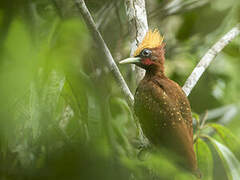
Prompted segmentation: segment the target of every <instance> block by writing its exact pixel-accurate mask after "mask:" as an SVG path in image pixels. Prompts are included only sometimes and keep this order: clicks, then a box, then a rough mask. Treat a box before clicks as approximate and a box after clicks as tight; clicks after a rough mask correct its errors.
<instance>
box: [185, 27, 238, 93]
mask: <svg viewBox="0 0 240 180" xmlns="http://www.w3.org/2000/svg"><path fill="white" fill-rule="evenodd" d="M239 34H240V24H237V25H236V26H235V27H234V28H232V29H231V30H230V31H229V32H228V33H227V34H225V35H224V36H223V37H222V38H221V39H220V40H219V41H218V42H217V43H215V44H214V45H213V46H212V47H211V48H210V49H209V50H208V51H207V53H206V54H205V55H204V56H203V57H202V59H201V60H200V62H199V63H198V64H197V66H196V67H195V68H194V70H193V72H192V74H191V75H190V76H189V77H188V79H187V81H186V82H185V84H184V86H183V88H182V89H183V91H184V92H185V93H186V95H187V96H188V95H189V94H190V92H191V91H192V89H193V88H194V86H195V85H196V83H197V82H198V80H199V78H200V77H201V76H202V74H203V72H204V71H205V70H206V69H207V67H208V66H209V64H210V63H211V62H212V60H213V59H214V58H215V57H216V56H217V54H218V53H219V52H220V51H221V50H222V49H223V48H224V47H225V46H226V45H228V44H229V43H230V42H231V41H232V40H233V39H234V38H235V37H237V36H238V35H239Z"/></svg>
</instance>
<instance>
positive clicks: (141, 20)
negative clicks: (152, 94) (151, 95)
mask: <svg viewBox="0 0 240 180" xmlns="http://www.w3.org/2000/svg"><path fill="white" fill-rule="evenodd" d="M125 8H126V14H127V16H128V22H129V26H128V27H129V32H130V38H131V53H130V56H132V55H133V53H134V51H135V50H136V49H137V46H138V44H139V43H140V42H141V41H142V40H143V38H144V36H145V34H146V32H147V31H148V22H147V13H146V9H145V0H125ZM134 69H136V76H137V77H136V79H137V83H138V82H139V81H140V80H141V79H142V78H143V76H144V74H145V71H144V70H143V69H141V68H139V67H136V66H135V68H134Z"/></svg>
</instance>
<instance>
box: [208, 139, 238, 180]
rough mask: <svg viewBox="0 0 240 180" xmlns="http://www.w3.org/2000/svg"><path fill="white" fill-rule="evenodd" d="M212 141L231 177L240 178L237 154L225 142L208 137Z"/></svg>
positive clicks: (233, 178) (236, 179)
mask: <svg viewBox="0 0 240 180" xmlns="http://www.w3.org/2000/svg"><path fill="white" fill-rule="evenodd" d="M208 139H209V140H210V142H211V143H212V144H213V146H214V147H215V149H216V151H217V153H218V155H219V157H220V159H221V161H222V163H223V166H224V168H225V172H226V174H227V176H228V178H229V179H232V180H238V179H239V177H240V162H239V160H238V159H237V158H236V157H235V155H234V154H233V153H232V152H231V151H230V150H229V149H228V148H227V147H226V146H224V145H223V144H221V143H220V142H218V141H216V140H215V139H213V138H211V137H208Z"/></svg>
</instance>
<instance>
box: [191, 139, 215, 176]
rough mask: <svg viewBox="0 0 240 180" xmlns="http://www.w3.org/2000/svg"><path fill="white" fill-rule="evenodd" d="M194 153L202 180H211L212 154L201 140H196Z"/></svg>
mask: <svg viewBox="0 0 240 180" xmlns="http://www.w3.org/2000/svg"><path fill="white" fill-rule="evenodd" d="M195 152H196V155H197V161H198V168H199V170H200V171H201V173H202V175H203V179H204V180H208V179H209V180H211V179H212V176H213V158H212V153H211V150H210V149H209V147H208V145H207V144H206V142H205V141H204V140H202V139H201V138H198V139H197V141H196V143H195Z"/></svg>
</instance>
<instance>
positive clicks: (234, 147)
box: [208, 123, 240, 158]
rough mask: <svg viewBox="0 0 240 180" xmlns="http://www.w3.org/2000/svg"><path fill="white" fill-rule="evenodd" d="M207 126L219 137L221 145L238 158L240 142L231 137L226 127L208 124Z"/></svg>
mask: <svg viewBox="0 0 240 180" xmlns="http://www.w3.org/2000/svg"><path fill="white" fill-rule="evenodd" d="M208 126H210V127H212V128H213V129H214V130H215V131H216V133H217V134H218V135H219V136H220V138H221V139H222V141H223V143H224V144H225V145H226V146H227V147H228V148H229V149H230V150H231V151H232V152H233V153H234V154H235V155H236V156H237V157H238V158H240V151H239V149H240V141H239V139H238V138H237V137H236V136H234V135H233V133H232V132H231V131H230V130H229V129H227V128H226V127H224V126H222V125H220V124H216V123H208Z"/></svg>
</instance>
